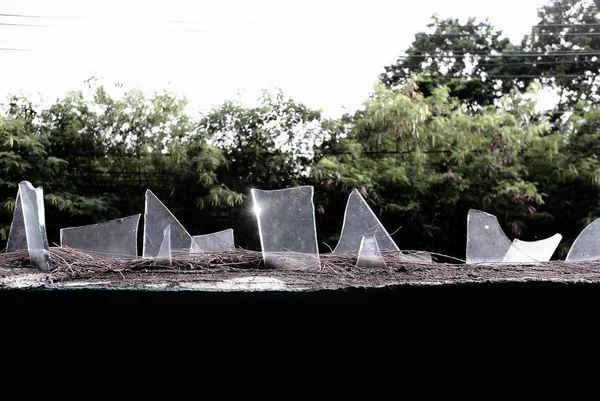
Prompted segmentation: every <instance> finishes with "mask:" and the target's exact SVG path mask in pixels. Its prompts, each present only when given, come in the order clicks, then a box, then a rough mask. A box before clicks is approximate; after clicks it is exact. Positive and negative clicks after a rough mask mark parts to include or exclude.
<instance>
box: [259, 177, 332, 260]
mask: <svg viewBox="0 0 600 401" xmlns="http://www.w3.org/2000/svg"><path fill="white" fill-rule="evenodd" d="M251 192H252V201H253V204H254V212H255V213H256V219H257V222H258V232H259V235H260V243H261V247H262V252H263V259H264V262H265V266H266V267H267V268H278V269H294V270H307V269H319V268H320V267H321V262H320V260H319V250H318V247H317V230H316V224H315V206H314V204H313V192H314V189H313V187H312V186H300V187H295V188H287V189H279V190H259V189H252V191H251Z"/></svg>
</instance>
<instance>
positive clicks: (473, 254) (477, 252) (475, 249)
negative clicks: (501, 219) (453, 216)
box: [467, 209, 512, 263]
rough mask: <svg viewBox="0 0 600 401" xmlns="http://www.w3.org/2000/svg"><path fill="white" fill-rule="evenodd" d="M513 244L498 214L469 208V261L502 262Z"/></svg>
mask: <svg viewBox="0 0 600 401" xmlns="http://www.w3.org/2000/svg"><path fill="white" fill-rule="evenodd" d="M511 246H512V243H511V242H510V240H509V239H508V237H507V236H506V234H504V231H502V228H501V227H500V224H498V219H497V218H496V216H494V215H493V214H489V213H486V212H482V211H480V210H475V209H471V210H469V213H468V214H467V263H493V262H502V261H503V260H504V257H505V256H506V254H507V252H508V250H509V249H510V247H511Z"/></svg>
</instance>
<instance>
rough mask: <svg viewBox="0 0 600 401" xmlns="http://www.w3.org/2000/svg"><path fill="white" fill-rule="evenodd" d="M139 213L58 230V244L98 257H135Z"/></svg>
mask: <svg viewBox="0 0 600 401" xmlns="http://www.w3.org/2000/svg"><path fill="white" fill-rule="evenodd" d="M140 217H141V214H136V215H134V216H129V217H124V218H121V219H115V220H110V221H106V222H103V223H99V224H90V225H87V226H79V227H69V228H63V229H61V230H60V246H62V247H69V248H73V249H78V250H82V251H86V252H88V253H92V254H94V255H97V256H100V257H122V258H131V257H133V258H135V257H137V235H138V226H139V223H140Z"/></svg>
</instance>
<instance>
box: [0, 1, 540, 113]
mask: <svg viewBox="0 0 600 401" xmlns="http://www.w3.org/2000/svg"><path fill="white" fill-rule="evenodd" d="M544 3H546V1H545V0H503V1H493V2H492V1H484V0H429V1H427V2H418V1H407V0H396V1H390V0H363V1H356V2H352V1H349V0H345V1H344V0H304V1H301V2H298V1H295V2H291V1H285V0H204V1H192V0H187V1H184V0H168V1H167V0H102V1H89V0H88V1H84V0H0V14H2V13H5V14H26V15H41V16H56V17H66V18H69V17H73V18H75V17H76V18H79V19H65V18H62V19H33V18H13V17H1V16H0V23H20V24H41V25H48V26H49V27H43V28H42V27H23V26H0V48H26V49H34V50H35V51H33V52H14V51H0V98H2V99H3V98H5V96H6V94H8V93H17V92H23V93H25V94H32V93H37V92H42V93H44V94H45V95H48V96H49V97H51V98H52V97H56V96H60V95H62V94H63V93H65V92H66V91H68V90H74V89H82V88H84V87H85V86H84V80H85V79H86V78H89V77H90V76H93V75H94V76H98V77H100V78H102V79H103V81H104V82H107V83H110V82H114V81H120V82H122V83H124V84H125V85H126V87H138V88H140V89H143V90H145V91H152V90H162V89H167V90H169V91H172V92H174V93H177V94H180V95H185V96H186V97H187V98H188V99H189V101H190V103H191V105H192V106H193V107H194V108H195V109H206V108H209V107H211V106H216V105H218V104H219V103H221V102H223V101H224V100H228V99H234V98H236V97H237V96H238V94H240V93H241V94H242V100H244V101H247V102H248V101H250V100H251V99H254V98H256V97H257V96H258V95H259V94H260V91H261V89H265V88H272V87H278V88H281V89H283V91H284V92H285V93H286V94H287V95H289V96H292V97H293V98H295V99H297V100H299V101H302V102H304V103H305V104H307V105H308V106H310V107H312V108H316V109H322V110H324V112H325V114H326V115H328V116H336V115H339V114H340V113H341V112H343V111H344V107H345V108H346V110H348V111H351V110H355V109H356V108H358V107H360V105H361V103H362V101H363V100H364V99H365V98H366V96H367V94H368V93H369V91H370V90H371V89H372V86H373V83H374V82H375V80H376V79H377V76H378V74H379V73H381V72H382V71H383V66H384V65H388V64H390V63H391V62H393V61H394V60H395V59H396V57H397V56H398V54H399V53H400V52H401V51H402V50H403V49H405V48H406V47H407V45H409V44H410V42H411V41H412V40H413V38H414V37H413V35H414V34H415V33H416V32H418V31H420V30H424V29H425V26H426V24H427V23H428V22H429V18H430V17H431V15H432V14H433V13H437V14H438V15H440V16H441V17H448V16H452V17H457V18H461V19H463V20H464V19H466V18H467V17H468V16H474V17H478V18H481V19H483V18H486V17H489V18H490V20H491V22H492V23H494V24H495V25H496V26H498V28H500V29H502V30H503V31H504V32H505V33H506V34H507V36H508V37H509V38H511V40H513V41H515V42H516V41H519V40H520V39H521V37H522V35H524V34H526V33H528V32H529V31H530V27H531V25H533V24H535V23H536V21H537V16H536V13H537V8H538V7H540V6H541V5H543V4H544ZM173 21H188V22H173Z"/></svg>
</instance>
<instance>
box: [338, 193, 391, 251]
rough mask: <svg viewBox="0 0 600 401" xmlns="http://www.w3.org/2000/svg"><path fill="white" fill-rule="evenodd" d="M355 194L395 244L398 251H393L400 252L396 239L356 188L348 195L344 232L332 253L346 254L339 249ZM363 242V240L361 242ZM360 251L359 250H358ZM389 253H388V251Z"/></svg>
mask: <svg viewBox="0 0 600 401" xmlns="http://www.w3.org/2000/svg"><path fill="white" fill-rule="evenodd" d="M353 193H356V194H357V195H358V196H359V197H360V199H361V200H362V202H363V203H364V204H365V206H366V207H367V210H368V211H369V212H370V213H371V215H372V216H373V218H374V219H375V220H376V221H377V223H379V225H380V226H381V229H382V230H383V232H384V233H385V234H386V235H387V236H388V237H390V241H391V243H392V244H394V246H395V247H396V249H394V250H393V251H400V248H399V247H398V245H397V244H396V241H394V239H393V238H392V236H391V235H390V233H389V232H388V231H387V230H386V229H385V227H384V225H383V224H382V223H381V221H380V220H379V218H377V215H376V214H375V212H373V209H371V206H369V204H368V203H367V201H366V200H365V198H364V197H363V196H362V195H361V193H360V192H359V191H358V189H356V188H354V189H353V190H352V191H351V192H350V195H348V200H347V201H346V207H345V209H344V221H343V222H342V231H341V232H340V239H339V240H338V242H337V244H336V246H335V248H334V249H333V250H332V251H331V253H335V252H344V251H338V250H337V249H338V248H339V246H340V243H341V242H342V239H343V237H344V229H345V228H346V217H347V215H348V207H350V197H351V196H352V194H353ZM361 241H362V240H361ZM356 250H358V249H356ZM386 252H387V251H386Z"/></svg>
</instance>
